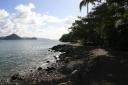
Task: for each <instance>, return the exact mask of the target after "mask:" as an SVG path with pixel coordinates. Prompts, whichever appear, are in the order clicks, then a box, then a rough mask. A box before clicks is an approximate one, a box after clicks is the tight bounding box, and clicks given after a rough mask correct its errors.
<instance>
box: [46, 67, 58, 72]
mask: <svg viewBox="0 0 128 85" xmlns="http://www.w3.org/2000/svg"><path fill="white" fill-rule="evenodd" d="M55 69H56V68H54V67H47V69H46V71H47V72H52V71H53V70H55Z"/></svg>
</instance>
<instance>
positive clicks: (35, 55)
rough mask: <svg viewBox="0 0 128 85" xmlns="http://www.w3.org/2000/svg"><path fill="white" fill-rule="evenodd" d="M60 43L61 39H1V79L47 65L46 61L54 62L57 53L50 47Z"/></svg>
mask: <svg viewBox="0 0 128 85" xmlns="http://www.w3.org/2000/svg"><path fill="white" fill-rule="evenodd" d="M58 44H60V42H59V41H54V40H47V39H45V40H44V39H38V40H0V79H1V78H8V77H10V76H12V75H13V74H15V73H23V74H24V73H26V72H28V71H30V70H34V69H37V68H38V67H39V66H41V67H44V68H45V67H46V65H47V63H46V61H51V62H54V61H55V60H54V57H53V56H55V55H59V54H60V53H59V52H53V51H52V52H51V51H49V50H48V49H49V48H51V47H53V46H55V45H58Z"/></svg>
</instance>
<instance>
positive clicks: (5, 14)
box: [0, 9, 9, 19]
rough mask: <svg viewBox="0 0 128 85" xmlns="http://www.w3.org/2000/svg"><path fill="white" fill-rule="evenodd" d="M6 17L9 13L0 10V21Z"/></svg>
mask: <svg viewBox="0 0 128 85" xmlns="http://www.w3.org/2000/svg"><path fill="white" fill-rule="evenodd" d="M7 16H9V13H8V12H7V11H5V10H4V9H1V10H0V19H2V18H5V17H7Z"/></svg>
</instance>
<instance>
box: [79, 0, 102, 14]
mask: <svg viewBox="0 0 128 85" xmlns="http://www.w3.org/2000/svg"><path fill="white" fill-rule="evenodd" d="M95 2H101V0H82V1H81V2H80V11H81V9H82V7H83V6H87V14H88V12H89V3H91V4H95Z"/></svg>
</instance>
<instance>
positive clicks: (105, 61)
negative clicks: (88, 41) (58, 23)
mask: <svg viewBox="0 0 128 85" xmlns="http://www.w3.org/2000/svg"><path fill="white" fill-rule="evenodd" d="M49 50H52V51H55V52H62V54H60V55H59V56H54V57H55V59H56V62H55V63H51V65H50V66H48V67H47V68H46V69H43V68H42V67H38V68H37V70H35V71H30V73H29V74H26V75H20V74H14V75H13V76H12V77H11V78H10V79H9V80H8V81H7V82H5V81H2V82H1V85H12V84H13V85H17V84H18V85H94V84H97V85H99V84H102V85H103V84H106V83H108V84H109V85H115V84H117V83H122V82H124V81H125V83H126V80H127V78H128V77H127V75H126V74H123V73H124V72H125V73H127V72H126V71H127V66H126V64H127V63H126V62H127V61H123V60H124V59H126V58H124V57H123V58H122V57H121V56H117V55H115V54H116V53H117V52H112V51H110V50H105V49H103V48H97V47H94V46H86V47H83V46H81V45H76V44H61V45H57V46H54V47H52V48H50V49H49ZM114 53H115V54H114ZM123 54H124V53H123ZM115 56H116V57H115ZM126 56H127V54H126ZM126 56H125V57H126ZM56 57H57V58H58V57H59V59H57V58H56ZM121 61H123V62H121ZM46 62H47V63H50V62H49V61H46ZM124 69H125V70H124ZM124 76H125V77H124ZM122 78H123V80H121V79H122Z"/></svg>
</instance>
